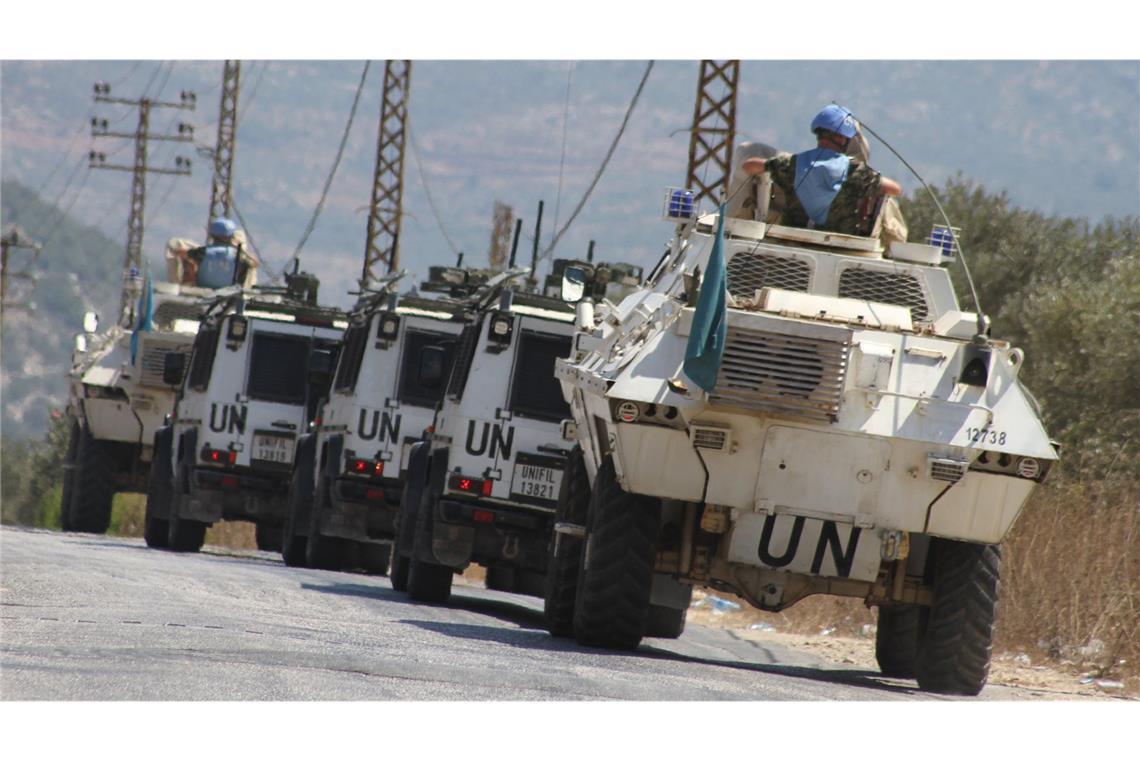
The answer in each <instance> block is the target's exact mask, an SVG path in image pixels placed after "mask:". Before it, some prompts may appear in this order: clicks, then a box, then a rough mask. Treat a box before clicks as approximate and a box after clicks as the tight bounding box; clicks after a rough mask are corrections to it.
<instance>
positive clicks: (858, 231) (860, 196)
mask: <svg viewBox="0 0 1140 760" xmlns="http://www.w3.org/2000/svg"><path fill="white" fill-rule="evenodd" d="M764 170H765V171H766V172H768V173H769V174H770V175H771V176H772V183H773V184H774V185H776V186H777V187H779V188H780V189H781V190H783V191H784V196H785V197H786V198H787V205H786V206H785V207H784V215H783V218H782V220H781V224H784V225H786V226H788V227H807V226H808V215H807V212H806V211H804V207H803V205H802V204H801V203H800V201H799V199H798V198H797V197H796V193H795V187H796V157H795V156H791V155H788V156H776V157H775V158H770V159H768V160H767V161H766V162H765V164H764ZM880 179H881V175H880V174H879V173H878V172H877V171H875V170H874V169H872V168H871V167H869V166H867V164H865V163H863V162H862V161H858V160H856V159H851V165H850V167H848V169H847V179H846V180H845V181H844V182H843V187H841V188H840V189H839V193H838V194H837V195H836V196H835V200H833V201H832V202H831V207H830V208H829V209H828V212H827V222H826V223H824V224H823V225H822V226H819V227H816V228H815V229H819V230H823V231H825V232H840V233H842V234H844V235H862V236H864V237H866V236H867V235H869V234H870V233H871V223H872V222H873V221H874V216H873V215H874V211H875V201H876V200H877V197H878V194H879V185H880Z"/></svg>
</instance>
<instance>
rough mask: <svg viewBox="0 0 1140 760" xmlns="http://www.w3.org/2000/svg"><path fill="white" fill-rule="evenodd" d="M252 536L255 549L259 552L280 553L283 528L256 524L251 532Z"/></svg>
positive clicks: (270, 524)
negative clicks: (255, 544) (255, 542)
mask: <svg viewBox="0 0 1140 760" xmlns="http://www.w3.org/2000/svg"><path fill="white" fill-rule="evenodd" d="M253 534H254V539H255V540H256V541H257V548H258V549H260V550H261V551H263V552H279V551H281V543H282V540H283V538H282V537H283V535H284V526H282V525H275V524H273V523H257V526H256V527H255V528H254V530H253Z"/></svg>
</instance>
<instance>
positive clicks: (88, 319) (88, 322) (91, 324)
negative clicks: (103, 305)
mask: <svg viewBox="0 0 1140 760" xmlns="http://www.w3.org/2000/svg"><path fill="white" fill-rule="evenodd" d="M98 329H99V315H98V314H96V313H95V312H93V311H89V312H87V313H85V314H84V315H83V332H85V333H93V332H96V331H97V330H98Z"/></svg>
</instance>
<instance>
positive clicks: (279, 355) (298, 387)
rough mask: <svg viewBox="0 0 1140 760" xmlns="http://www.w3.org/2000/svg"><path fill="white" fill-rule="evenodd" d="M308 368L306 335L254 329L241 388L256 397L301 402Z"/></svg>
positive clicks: (303, 396) (303, 400) (282, 401)
mask: <svg viewBox="0 0 1140 760" xmlns="http://www.w3.org/2000/svg"><path fill="white" fill-rule="evenodd" d="M308 370H309V339H308V338H302V337H300V336H293V335H273V334H271V333H263V332H255V333H254V334H253V345H252V346H251V347H250V359H249V382H248V384H247V386H246V389H245V392H246V394H247V395H248V396H249V397H250V398H252V399H258V400H260V401H275V402H277V403H281V404H303V403H305V388H306V386H307V385H308Z"/></svg>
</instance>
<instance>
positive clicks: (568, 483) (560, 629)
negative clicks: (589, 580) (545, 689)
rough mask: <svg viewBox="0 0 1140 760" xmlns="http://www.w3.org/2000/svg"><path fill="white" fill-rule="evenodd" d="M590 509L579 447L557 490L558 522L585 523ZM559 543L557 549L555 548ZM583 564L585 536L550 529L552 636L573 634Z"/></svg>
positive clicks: (547, 604) (546, 603)
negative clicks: (583, 537) (579, 575)
mask: <svg viewBox="0 0 1140 760" xmlns="http://www.w3.org/2000/svg"><path fill="white" fill-rule="evenodd" d="M589 512H590V478H589V474H588V473H587V472H586V460H585V457H584V456H583V454H582V449H581V447H580V446H575V447H574V448H573V449H572V450H571V451H570V455H569V456H568V457H567V458H566V470H565V471H564V473H563V475H562V487H561V489H560V490H559V492H558V510H557V511H556V513H555V518H554V520H555V522H559V523H570V524H572V525H585V524H586V516H587V515H588V514H589ZM556 546H557V548H558V552H557V553H555V551H554V549H555V547H556ZM581 567H582V539H580V538H575V537H573V536H569V535H566V534H562V535H557V534H555V533H554V532H553V531H551V535H550V545H549V547H548V549H547V565H546V594H545V596H544V597H543V605H542V614H543V618H544V619H545V621H546V630H548V631H550V633H551V635H552V636H565V637H570V636H573V635H574V599H575V598H576V597H577V594H578V573H579V570H580V569H581Z"/></svg>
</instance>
